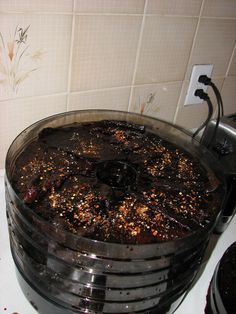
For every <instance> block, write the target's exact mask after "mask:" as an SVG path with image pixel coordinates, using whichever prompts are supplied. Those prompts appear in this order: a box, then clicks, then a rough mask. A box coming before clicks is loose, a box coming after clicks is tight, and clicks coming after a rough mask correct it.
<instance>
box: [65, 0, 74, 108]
mask: <svg viewBox="0 0 236 314" xmlns="http://www.w3.org/2000/svg"><path fill="white" fill-rule="evenodd" d="M74 34H75V0H73V15H72V25H71V39H70V55H69V68H68V76H67V100H66V111H68V109H69V99H70V88H71V73H72V57H73V46H74Z"/></svg>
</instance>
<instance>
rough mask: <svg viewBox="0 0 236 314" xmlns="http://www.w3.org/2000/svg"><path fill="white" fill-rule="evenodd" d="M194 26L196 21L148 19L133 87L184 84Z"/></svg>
mask: <svg viewBox="0 0 236 314" xmlns="http://www.w3.org/2000/svg"><path fill="white" fill-rule="evenodd" d="M196 23H197V20H196V19H195V18H175V17H171V18H168V17H158V16H148V17H147V18H146V23H145V28H144V33H143V39H142V45H141V50H140V58H139V62H138V68H137V74H136V79H135V84H146V83H158V82H172V81H181V80H183V78H184V75H185V71H186V66H187V63H188V59H189V54H190V49H191V46H192V41H193V36H194V32H195V28H196Z"/></svg>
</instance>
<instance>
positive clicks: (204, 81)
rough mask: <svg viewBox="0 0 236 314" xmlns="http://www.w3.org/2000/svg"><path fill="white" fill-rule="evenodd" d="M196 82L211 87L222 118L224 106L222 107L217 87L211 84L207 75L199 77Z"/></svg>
mask: <svg viewBox="0 0 236 314" xmlns="http://www.w3.org/2000/svg"><path fill="white" fill-rule="evenodd" d="M198 82H199V83H202V84H204V85H208V86H211V87H212V89H213V91H214V93H215V96H216V99H217V102H218V103H219V107H220V110H221V116H224V106H223V101H222V98H221V94H220V92H219V90H218V88H217V86H216V85H215V84H214V83H213V82H212V80H211V78H210V77H208V76H207V75H200V76H199V78H198Z"/></svg>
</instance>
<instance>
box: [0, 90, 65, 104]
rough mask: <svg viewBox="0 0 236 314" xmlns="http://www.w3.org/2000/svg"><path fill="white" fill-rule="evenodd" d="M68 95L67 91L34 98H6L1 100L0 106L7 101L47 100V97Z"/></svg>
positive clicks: (34, 96) (33, 96)
mask: <svg viewBox="0 0 236 314" xmlns="http://www.w3.org/2000/svg"><path fill="white" fill-rule="evenodd" d="M67 94H68V93H67V91H65V92H60V93H52V94H43V95H32V96H16V97H11V98H5V99H1V100H0V104H1V103H3V102H5V101H11V100H13V101H14V100H24V99H34V98H36V99H38V98H39V99H40V98H47V97H53V96H66V95H67Z"/></svg>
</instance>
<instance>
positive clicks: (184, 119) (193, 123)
mask: <svg viewBox="0 0 236 314" xmlns="http://www.w3.org/2000/svg"><path fill="white" fill-rule="evenodd" d="M223 81H224V79H213V82H214V83H215V84H216V86H217V87H218V89H219V90H221V88H222V85H223ZM188 85H189V81H184V83H183V88H182V91H181V96H180V101H179V105H178V109H177V116H176V119H175V123H176V124H177V125H180V126H181V127H183V128H185V129H194V128H198V127H199V126H200V125H201V124H202V123H203V122H204V121H205V119H206V118H207V113H208V106H207V103H206V102H204V103H202V104H197V105H188V106H184V102H185V97H186V94H187V90H188ZM207 93H208V94H209V97H210V99H211V101H212V104H213V107H214V112H215V113H216V108H217V104H216V98H215V95H214V93H213V91H212V89H211V88H210V87H208V90H207Z"/></svg>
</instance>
